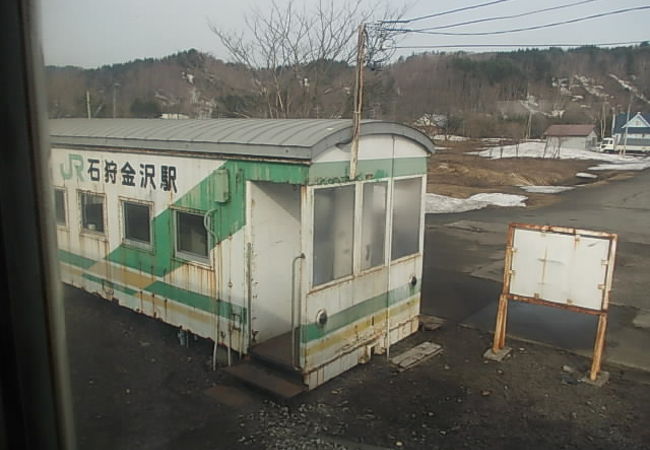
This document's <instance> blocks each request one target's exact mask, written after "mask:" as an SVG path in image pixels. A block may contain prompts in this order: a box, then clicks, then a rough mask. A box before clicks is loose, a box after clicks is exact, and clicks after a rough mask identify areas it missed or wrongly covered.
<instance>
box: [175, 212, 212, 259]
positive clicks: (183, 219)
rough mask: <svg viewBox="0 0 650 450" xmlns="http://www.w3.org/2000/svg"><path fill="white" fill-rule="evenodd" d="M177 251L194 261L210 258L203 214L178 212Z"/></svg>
mask: <svg viewBox="0 0 650 450" xmlns="http://www.w3.org/2000/svg"><path fill="white" fill-rule="evenodd" d="M176 251H177V252H178V253H181V254H182V255H181V256H183V257H189V258H192V259H197V258H196V257H198V259H206V258H207V257H208V231H207V230H206V229H205V227H204V226H203V216H202V215H201V214H192V213H186V212H181V211H176Z"/></svg>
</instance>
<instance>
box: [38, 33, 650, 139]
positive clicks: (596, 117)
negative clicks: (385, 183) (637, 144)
mask: <svg viewBox="0 0 650 450" xmlns="http://www.w3.org/2000/svg"><path fill="white" fill-rule="evenodd" d="M649 64H650V46H648V45H644V44H642V45H641V46H635V47H618V48H613V49H600V48H596V47H582V48H577V49H572V50H561V49H556V48H552V49H549V50H521V51H514V52H502V53H462V52H461V53H424V54H417V55H413V56H410V57H407V58H400V59H399V60H398V61H396V62H395V63H393V64H392V65H389V66H385V67H380V68H375V69H374V70H371V69H368V70H367V71H366V73H367V76H366V86H365V99H364V100H365V111H364V115H365V116H366V117H371V118H377V119H389V120H397V121H401V122H406V123H413V122H416V121H418V119H419V123H420V124H425V125H426V124H429V125H439V126H440V127H445V128H447V131H453V132H459V133H464V134H466V135H472V136H492V135H513V136H514V135H516V134H517V133H522V130H523V129H524V128H525V123H526V122H527V120H528V117H529V116H530V117H531V122H532V135H533V136H534V135H539V134H540V133H541V132H542V131H543V129H544V128H545V127H546V126H547V125H548V124H550V123H594V124H596V125H601V124H603V123H607V121H608V120H609V117H611V110H612V108H616V109H617V110H618V111H619V112H620V111H623V110H626V109H627V106H628V102H629V101H630V99H632V110H633V111H637V110H638V111H648V109H650V106H649V105H648V103H650V102H649V100H648V99H649V98H650V71H649V70H648V68H649ZM282 69H283V70H279V69H278V71H276V72H269V71H250V70H248V69H247V68H246V67H245V66H243V65H239V64H233V63H226V62H223V61H221V60H218V59H215V58H213V57H212V56H210V55H208V54H205V53H200V52H198V51H196V50H188V51H185V52H181V53H177V54H175V55H171V56H168V57H165V58H162V59H145V60H136V61H132V62H128V63H124V64H115V65H111V66H104V67H101V68H97V69H81V68H77V67H47V89H48V94H49V98H48V108H49V114H50V117H86V116H87V114H88V110H90V114H91V116H92V117H112V116H113V114H115V115H116V116H117V117H158V116H160V115H161V114H169V115H171V116H172V117H176V115H179V114H180V115H183V116H188V117H201V118H205V117H350V112H351V106H352V95H353V80H354V73H353V72H354V68H353V67H351V66H348V65H347V64H345V63H337V62H332V61H315V62H313V63H311V64H309V65H308V66H304V67H292V68H282ZM278 74H281V75H280V76H279V75H278ZM87 98H88V99H89V101H87ZM113 99H115V102H114V101H113ZM183 116H179V117H183Z"/></svg>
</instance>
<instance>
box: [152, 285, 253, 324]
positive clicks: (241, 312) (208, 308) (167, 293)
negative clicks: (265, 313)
mask: <svg viewBox="0 0 650 450" xmlns="http://www.w3.org/2000/svg"><path fill="white" fill-rule="evenodd" d="M144 290H145V291H147V292H150V293H152V294H156V295H160V296H161V297H165V298H168V299H170V300H172V301H175V302H178V303H182V304H184V305H187V306H190V307H192V308H196V309H200V310H202V311H205V312H208V313H210V314H215V313H216V314H218V315H219V316H221V317H223V318H225V319H230V320H233V316H235V315H237V316H239V321H240V322H244V321H246V308H244V307H242V306H239V305H235V304H232V303H230V302H226V301H223V300H221V301H217V299H216V298H212V297H208V296H207V295H203V294H199V293H198V292H192V291H188V290H186V289H181V288H178V287H176V286H172V285H171V284H167V283H165V282H163V281H156V282H154V283H153V284H151V285H150V286H147V287H146V288H145V289H144ZM217 308H218V311H217Z"/></svg>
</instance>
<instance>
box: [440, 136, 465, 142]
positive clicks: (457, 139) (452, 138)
mask: <svg viewBox="0 0 650 450" xmlns="http://www.w3.org/2000/svg"><path fill="white" fill-rule="evenodd" d="M433 140H434V141H452V142H462V141H468V140H469V138H468V137H465V136H457V135H455V134H448V135H445V134H436V135H435V136H433Z"/></svg>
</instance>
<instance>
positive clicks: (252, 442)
mask: <svg viewBox="0 0 650 450" xmlns="http://www.w3.org/2000/svg"><path fill="white" fill-rule="evenodd" d="M65 293H66V313H67V326H68V341H69V347H70V348H69V351H70V359H71V369H72V370H71V371H72V385H73V397H74V398H73V400H74V406H75V414H76V422H77V429H78V441H79V447H80V448H82V449H133V448H138V449H159V448H173V449H176V448H183V449H216V448H228V449H233V448H269V449H276V448H277V449H289V448H291V449H293V448H296V449H300V448H304V449H312V448H352V449H370V448H453V449H457V448H475V449H480V448H512V449H520V448H607V449H609V448H612V449H614V448H616V449H619V448H630V449H641V448H650V428H648V423H650V405H649V404H648V399H650V395H649V394H650V374H647V373H644V372H637V371H633V370H627V369H625V370H623V369H620V368H616V367H610V366H607V365H605V369H606V370H608V371H609V372H610V373H611V379H610V382H609V383H608V384H607V385H605V386H604V387H603V388H595V387H592V386H589V385H585V384H582V383H579V382H578V381H577V379H578V378H579V377H580V376H582V374H583V373H584V372H585V371H586V370H587V369H588V367H589V364H590V361H589V360H587V359H584V358H582V357H579V356H576V355H573V354H570V353H567V352H564V351H561V350H557V349H553V348H549V347H545V346H541V345H533V344H529V343H523V342H518V341H515V340H512V339H509V341H508V344H509V345H510V346H512V347H513V349H514V351H513V355H512V357H511V358H509V359H507V360H506V361H504V362H503V363H496V362H492V361H490V362H487V361H484V360H483V358H482V353H483V351H484V350H485V349H486V348H487V347H489V345H490V341H491V336H490V335H488V334H485V333H482V332H480V331H477V330H474V329H471V328H465V327H461V326H457V325H455V324H449V323H448V324H446V325H444V326H443V327H442V328H441V329H439V330H436V331H433V332H424V331H422V332H419V333H417V334H415V335H414V336H411V337H410V338H408V339H406V340H405V341H403V342H401V343H399V344H398V345H395V346H393V347H392V348H391V355H393V356H394V355H397V354H398V353H400V352H402V351H404V350H407V349H409V348H411V347H413V346H414V345H417V344H418V343H420V342H423V341H425V340H430V341H434V342H436V343H439V344H442V346H443V348H444V351H443V353H442V354H440V355H438V356H435V357H433V358H431V359H429V360H427V361H425V362H423V363H421V364H420V365H418V366H416V367H413V368H411V369H409V370H407V371H404V372H398V371H396V370H395V368H394V367H392V366H391V364H390V363H389V362H388V361H387V359H386V357H385V356H375V357H373V359H372V360H371V361H370V362H369V363H368V364H366V365H363V366H358V367H357V368H355V369H352V370H350V371H349V372H347V373H345V374H343V375H341V376H339V377H337V378H336V379H334V380H332V381H330V382H328V383H326V384H325V385H323V386H321V387H320V388H318V389H316V390H315V391H312V392H309V393H306V394H304V395H303V396H300V397H298V398H297V399H294V400H292V401H290V402H284V403H282V402H276V401H274V400H273V399H271V398H269V397H267V396H265V395H264V394H262V393H258V392H255V391H251V390H249V389H247V388H245V387H243V386H241V385H239V384H237V382H236V381H235V380H233V379H231V378H230V377H228V376H227V375H226V374H224V373H223V372H220V371H217V372H212V371H211V370H210V368H209V356H210V354H211V345H210V343H209V342H207V341H204V340H200V339H199V340H193V339H191V340H190V345H189V346H188V347H182V346H180V345H179V344H178V339H177V336H176V330H175V329H174V328H172V327H170V326H168V325H165V324H163V323H161V322H159V321H156V320H153V319H150V318H147V317H144V316H141V315H138V314H136V313H134V312H132V311H129V310H126V309H124V308H121V307H119V306H117V305H114V304H112V303H110V302H107V301H105V300H102V299H99V298H97V297H95V296H93V295H90V294H86V293H83V292H81V291H79V290H77V289H74V288H69V287H66V289H65ZM214 386H217V387H226V388H228V389H229V392H230V395H229V396H228V397H227V398H226V397H224V398H223V399H221V400H220V399H219V398H218V396H217V398H216V399H215V396H210V395H206V391H207V390H209V389H210V388H213V387H214ZM233 399H234V400H236V401H235V402H234V403H233ZM233 405H234V406H233Z"/></svg>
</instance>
